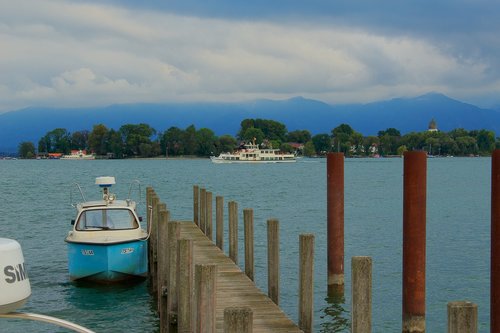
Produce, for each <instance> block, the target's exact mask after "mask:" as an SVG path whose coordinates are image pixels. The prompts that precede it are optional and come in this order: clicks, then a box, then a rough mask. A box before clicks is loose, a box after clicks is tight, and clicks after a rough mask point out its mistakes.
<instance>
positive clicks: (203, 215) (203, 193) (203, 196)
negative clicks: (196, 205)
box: [200, 188, 207, 234]
mask: <svg viewBox="0 0 500 333" xmlns="http://www.w3.org/2000/svg"><path fill="white" fill-rule="evenodd" d="M206 219H207V190H206V189H204V188H202V189H200V229H201V231H202V232H203V233H204V234H206V231H207V223H206V221H207V220H206Z"/></svg>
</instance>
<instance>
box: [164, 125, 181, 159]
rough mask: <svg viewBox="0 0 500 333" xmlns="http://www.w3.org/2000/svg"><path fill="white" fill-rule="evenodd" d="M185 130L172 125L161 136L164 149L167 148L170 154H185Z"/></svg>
mask: <svg viewBox="0 0 500 333" xmlns="http://www.w3.org/2000/svg"><path fill="white" fill-rule="evenodd" d="M183 140H184V131H183V130H181V129H180V128H178V127H175V126H173V127H170V128H169V129H168V130H167V131H166V132H165V133H163V135H162V136H161V139H160V143H161V146H162V150H165V149H166V150H167V153H168V155H171V156H179V155H183V154H184V142H183Z"/></svg>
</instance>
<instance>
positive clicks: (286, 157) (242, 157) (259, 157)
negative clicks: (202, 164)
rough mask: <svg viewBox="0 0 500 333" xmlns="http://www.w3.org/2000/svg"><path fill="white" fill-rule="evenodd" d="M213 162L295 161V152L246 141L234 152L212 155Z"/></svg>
mask: <svg viewBox="0 0 500 333" xmlns="http://www.w3.org/2000/svg"><path fill="white" fill-rule="evenodd" d="M210 160H211V161H212V162H213V163H293V162H296V161H297V157H296V156H295V155H294V154H289V153H282V152H281V151H280V150H279V149H272V148H260V147H259V146H258V145H256V144H255V142H252V143H245V144H244V145H242V146H241V147H240V148H239V149H238V150H236V151H234V152H232V153H222V154H220V155H219V156H210Z"/></svg>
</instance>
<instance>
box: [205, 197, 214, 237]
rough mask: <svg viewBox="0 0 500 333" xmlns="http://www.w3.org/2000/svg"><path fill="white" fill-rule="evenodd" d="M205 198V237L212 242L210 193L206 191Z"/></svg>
mask: <svg viewBox="0 0 500 333" xmlns="http://www.w3.org/2000/svg"><path fill="white" fill-rule="evenodd" d="M205 198H206V204H205V205H206V218H205V235H207V237H208V239H210V240H213V236H212V229H213V222H212V221H213V218H212V215H213V204H212V192H209V191H207V192H206V193H205Z"/></svg>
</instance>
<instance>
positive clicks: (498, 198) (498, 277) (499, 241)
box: [490, 149, 500, 332]
mask: <svg viewBox="0 0 500 333" xmlns="http://www.w3.org/2000/svg"><path fill="white" fill-rule="evenodd" d="M490 265H491V273H490V274H491V276H490V279H491V282H490V332H498V331H500V149H497V150H494V151H493V154H492V156H491V262H490Z"/></svg>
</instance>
